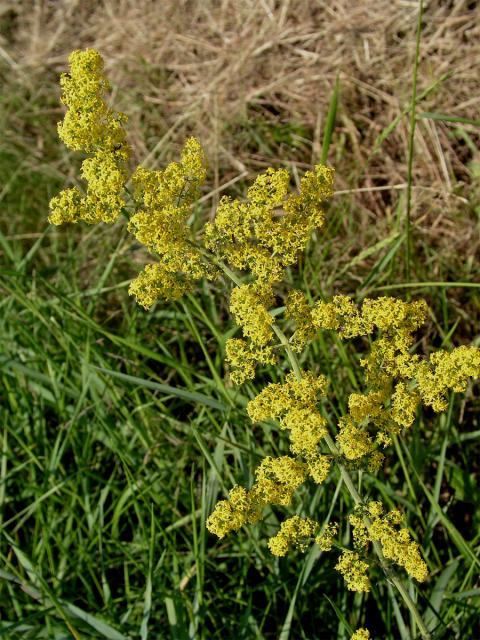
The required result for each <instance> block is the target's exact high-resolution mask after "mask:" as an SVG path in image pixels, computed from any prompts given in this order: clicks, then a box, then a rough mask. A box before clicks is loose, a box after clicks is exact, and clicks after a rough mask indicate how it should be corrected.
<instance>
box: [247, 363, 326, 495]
mask: <svg viewBox="0 0 480 640" xmlns="http://www.w3.org/2000/svg"><path fill="white" fill-rule="evenodd" d="M326 389H327V380H326V378H325V377H324V376H318V377H317V376H314V375H313V374H312V373H310V372H304V373H303V375H302V379H301V380H297V379H296V377H295V375H294V374H293V373H290V374H288V375H287V377H286V381H285V383H284V384H279V383H278V384H269V385H268V386H267V387H265V388H264V389H263V390H262V391H261V392H260V393H259V394H258V396H257V397H256V398H254V399H253V400H251V401H250V402H249V403H248V405H247V413H248V415H249V416H250V418H251V419H252V421H253V422H261V421H264V420H269V419H276V418H278V419H279V422H280V427H281V428H282V429H286V430H288V431H289V438H290V450H291V451H292V453H294V454H296V455H298V456H302V457H303V458H304V459H305V461H306V463H307V466H308V471H309V475H310V476H311V477H312V478H313V479H314V480H315V482H318V483H321V482H323V481H324V480H325V478H326V476H327V475H328V471H329V469H330V464H331V462H330V458H329V457H328V456H321V455H320V454H319V453H318V444H319V442H320V440H321V439H322V438H323V437H324V436H325V435H326V433H327V430H326V427H325V425H326V421H325V418H324V417H323V416H322V415H321V414H320V412H319V411H318V409H317V407H316V403H317V399H318V396H319V395H325V393H326Z"/></svg>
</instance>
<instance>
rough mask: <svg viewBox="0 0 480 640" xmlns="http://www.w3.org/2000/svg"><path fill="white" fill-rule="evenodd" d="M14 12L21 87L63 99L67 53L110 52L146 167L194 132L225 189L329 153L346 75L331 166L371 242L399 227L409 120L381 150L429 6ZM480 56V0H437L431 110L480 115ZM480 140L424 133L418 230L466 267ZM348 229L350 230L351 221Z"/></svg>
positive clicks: (425, 57)
mask: <svg viewBox="0 0 480 640" xmlns="http://www.w3.org/2000/svg"><path fill="white" fill-rule="evenodd" d="M3 11H4V12H3V22H4V25H6V26H4V29H3V33H4V35H3V37H2V40H1V49H0V56H1V58H2V63H3V65H4V68H7V69H9V71H10V75H11V77H12V78H13V77H14V78H15V81H16V82H19V83H20V84H22V83H23V84H24V85H33V86H35V87H37V88H38V87H39V85H42V86H41V89H40V93H41V94H42V95H46V94H47V93H50V94H51V93H52V92H55V93H56V95H58V89H57V87H56V86H55V85H54V82H55V80H56V74H57V73H58V72H60V71H61V70H63V69H65V66H66V58H67V55H68V53H69V52H70V51H71V50H72V49H73V48H82V47H86V46H94V47H96V48H98V49H99V50H100V51H101V53H102V54H103V55H104V57H105V60H106V64H107V69H108V73H109V75H110V76H111V77H112V79H113V81H114V83H115V86H116V92H115V96H114V100H115V103H116V104H117V105H119V106H121V107H122V108H123V109H124V110H125V111H127V112H128V113H129V115H130V130H131V135H132V141H133V142H134V145H135V148H136V153H137V157H138V159H139V160H142V161H144V160H145V159H146V161H147V162H148V163H149V164H150V165H154V164H156V163H158V162H161V161H162V160H163V159H164V158H165V157H168V156H170V155H172V153H173V151H172V145H173V147H177V146H178V145H179V144H180V143H181V141H182V140H183V139H184V138H185V136H186V135H187V134H190V133H194V134H195V135H197V136H198V137H199V138H200V139H201V140H202V142H203V144H204V145H205V146H206V148H207V151H208V154H209V157H210V161H211V165H212V169H213V172H212V173H213V180H214V183H215V187H218V186H219V184H220V183H224V182H227V181H230V180H235V179H236V177H237V176H239V175H240V176H243V175H244V171H245V170H247V171H250V170H252V171H257V170H258V169H259V168H262V167H263V166H265V165H267V164H272V163H274V164H287V165H290V166H291V165H292V164H296V165H297V166H298V168H299V169H300V170H303V169H304V168H306V167H308V166H309V164H310V163H311V162H312V161H314V160H315V159H316V158H318V154H319V149H320V145H321V135H322V127H323V123H324V120H325V116H326V111H327V108H328V103H329V100H330V96H331V93H332V88H333V85H334V82H335V78H336V76H337V74H338V75H339V77H340V86H341V101H340V107H339V113H338V117H337V127H336V130H335V134H334V139H333V144H332V146H331V148H330V156H329V159H330V162H331V163H332V164H334V165H335V166H336V168H337V183H336V184H337V189H338V190H343V191H345V190H348V191H350V192H351V193H350V195H349V196H348V206H349V207H350V210H351V212H352V216H353V217H354V218H355V220H356V221H357V223H356V224H355V229H356V233H357V234H358V233H359V232H360V233H363V235H364V237H363V238H359V242H360V243H363V246H366V244H365V243H369V242H372V240H373V241H375V239H378V237H382V236H384V235H385V234H386V233H388V230H389V229H391V223H392V220H393V219H394V212H395V210H396V208H397V207H398V206H400V207H403V206H404V200H402V199H404V194H405V189H404V187H403V186H402V185H405V183H406V174H407V169H406V158H407V140H408V116H407V117H403V118H401V119H400V121H399V123H398V126H397V127H396V128H395V129H394V131H392V133H391V134H390V135H389V136H388V137H387V138H386V140H385V141H384V142H383V144H382V146H381V148H379V149H377V152H376V153H375V152H374V151H375V149H376V147H375V144H376V141H377V138H378V136H379V135H380V134H381V132H382V131H383V130H384V129H385V128H386V127H388V126H389V125H390V123H392V122H394V121H395V118H397V117H398V116H399V114H401V113H402V111H403V110H406V109H408V105H409V100H410V94H411V84H412V80H411V78H412V69H413V60H414V53H415V30H416V16H417V11H418V3H417V2H416V1H408V0H394V1H392V0H379V1H376V2H351V1H350V0H334V1H332V2H320V1H317V2H314V1H312V0H281V1H277V2H274V1H273V0H201V1H200V0H199V1H196V2H193V1H189V0H164V1H160V0H116V1H113V0H103V1H101V2H97V1H91V0H84V1H81V0H56V1H55V2H54V1H53V0H51V1H50V2H48V1H46V0H44V1H39V0H38V1H34V0H19V1H15V2H10V3H8V2H7V3H4V9H3ZM479 63H480V7H479V5H478V3H477V2H472V1H467V0H456V1H451V2H446V1H442V0H431V1H428V0H427V1H426V2H425V12H424V20H423V32H422V43H421V61H420V67H419V88H418V93H419V94H421V93H422V92H424V91H426V90H427V89H428V88H429V87H432V85H436V86H435V88H434V89H433V90H431V91H430V92H429V93H428V95H427V96H426V97H425V98H423V99H422V100H421V101H420V103H419V105H418V111H419V112H438V113H443V114H447V115H450V116H461V117H464V118H470V119H475V118H478V117H479V108H478V107H479V103H480V91H479V79H478V65H479ZM479 143H480V136H479V128H478V127H475V126H473V125H469V124H465V125H461V126H459V125H458V124H451V123H446V122H439V121H435V120H431V119H422V120H420V121H419V122H418V126H417V129H416V137H415V146H416V152H415V163H414V185H415V188H414V190H413V214H414V219H415V225H416V228H415V232H416V235H417V238H422V239H423V241H424V243H425V245H427V246H428V247H429V248H430V249H431V250H433V251H434V252H435V251H437V252H439V253H441V254H444V253H446V252H447V253H448V254H451V256H452V260H454V262H455V260H456V259H458V256H459V255H460V256H461V259H463V254H465V252H467V253H468V255H469V256H470V257H471V259H473V260H478V257H479V254H478V252H479V243H480V233H479V227H478V215H479V214H478V209H477V210H476V212H475V206H474V205H475V202H476V201H478V188H477V190H476V193H475V189H476V187H475V184H474V180H473V179H472V167H473V166H474V164H473V163H475V162H478V161H479V151H478V148H479V146H480V144H479ZM393 185H396V186H395V188H393V189H390V188H387V189H385V188H383V189H382V187H385V186H387V187H388V186H393ZM398 185H400V186H398ZM343 224H344V227H345V232H346V233H348V225H349V219H348V217H347V216H345V217H344V223H343ZM358 250H359V247H358V246H357V247H356V249H355V247H354V248H353V249H352V252H350V251H348V252H347V253H346V254H345V261H348V260H349V259H350V258H351V254H352V253H353V255H354V254H355V253H358ZM435 275H436V274H435V264H433V265H432V271H431V277H432V278H433V277H435ZM437 275H439V274H437Z"/></svg>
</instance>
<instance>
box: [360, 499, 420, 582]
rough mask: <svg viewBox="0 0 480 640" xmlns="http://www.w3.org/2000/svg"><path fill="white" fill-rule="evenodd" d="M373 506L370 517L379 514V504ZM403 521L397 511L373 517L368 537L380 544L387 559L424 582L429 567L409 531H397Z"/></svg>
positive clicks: (370, 508)
mask: <svg viewBox="0 0 480 640" xmlns="http://www.w3.org/2000/svg"><path fill="white" fill-rule="evenodd" d="M373 505H374V506H370V507H369V511H370V515H373V513H378V512H379V508H378V506H377V503H373ZM372 511H373V513H372ZM401 520H402V517H401V514H400V512H399V511H397V510H394V511H390V512H389V513H387V514H386V515H385V516H383V517H381V516H380V515H378V516H374V515H373V518H372V522H371V525H370V527H369V529H368V537H369V539H370V540H371V541H372V542H375V541H378V542H380V544H381V545H382V551H383V555H384V556H385V558H387V559H388V560H391V561H392V562H395V564H398V565H399V566H401V567H403V568H404V569H405V570H406V571H407V573H409V574H410V575H411V576H412V577H413V578H415V579H416V580H418V581H419V582H424V581H425V580H426V579H427V578H428V567H427V565H426V563H425V561H424V560H423V558H422V556H421V555H420V549H419V546H418V544H417V543H416V542H415V541H413V540H412V539H411V537H410V533H409V531H408V529H405V528H403V529H396V527H397V526H398V525H399V524H400V522H401Z"/></svg>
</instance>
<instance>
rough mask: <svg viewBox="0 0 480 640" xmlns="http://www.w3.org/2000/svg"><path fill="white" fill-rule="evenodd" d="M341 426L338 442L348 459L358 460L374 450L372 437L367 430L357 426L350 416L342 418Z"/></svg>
mask: <svg viewBox="0 0 480 640" xmlns="http://www.w3.org/2000/svg"><path fill="white" fill-rule="evenodd" d="M339 426H340V430H339V432H338V434H337V443H338V446H339V447H340V451H341V452H342V453H343V455H344V456H345V457H346V458H347V460H357V459H358V458H362V457H363V456H365V455H367V454H368V453H370V452H372V451H373V449H374V443H373V440H372V438H371V437H370V436H369V435H368V433H367V432H366V431H364V430H363V429H361V428H360V427H358V426H356V425H355V423H354V422H353V420H352V419H351V418H350V417H349V416H343V417H342V418H340V421H339Z"/></svg>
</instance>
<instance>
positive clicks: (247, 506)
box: [206, 486, 264, 538]
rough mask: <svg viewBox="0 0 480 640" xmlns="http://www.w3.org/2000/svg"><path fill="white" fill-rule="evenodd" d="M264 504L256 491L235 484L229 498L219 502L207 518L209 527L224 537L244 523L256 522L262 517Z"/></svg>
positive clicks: (214, 532)
mask: <svg viewBox="0 0 480 640" xmlns="http://www.w3.org/2000/svg"><path fill="white" fill-rule="evenodd" d="M263 506H264V505H263V504H261V503H259V501H258V500H257V499H256V495H255V493H253V494H252V493H251V492H248V491H247V490H246V489H244V488H243V487H239V486H235V487H233V489H231V491H230V492H229V495H228V500H220V502H217V504H216V506H215V509H214V511H213V513H212V514H211V515H210V516H209V518H208V519H207V523H206V524H207V529H208V530H209V531H210V532H211V533H213V534H215V535H216V536H218V537H219V538H223V537H224V536H225V535H227V533H230V532H231V531H237V530H238V529H240V528H241V527H243V525H244V524H246V523H248V524H254V523H256V522H258V520H260V518H261V514H262V509H263Z"/></svg>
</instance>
